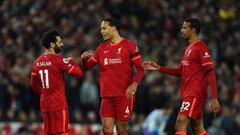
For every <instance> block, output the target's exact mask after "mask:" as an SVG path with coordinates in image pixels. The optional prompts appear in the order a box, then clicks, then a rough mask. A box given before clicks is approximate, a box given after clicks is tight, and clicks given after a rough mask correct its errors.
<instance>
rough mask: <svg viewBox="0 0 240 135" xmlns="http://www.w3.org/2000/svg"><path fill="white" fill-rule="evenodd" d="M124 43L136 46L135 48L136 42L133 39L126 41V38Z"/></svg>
mask: <svg viewBox="0 0 240 135" xmlns="http://www.w3.org/2000/svg"><path fill="white" fill-rule="evenodd" d="M123 42H125V43H127V44H129V45H134V46H135V45H136V44H135V42H134V41H133V40H131V39H126V38H124V39H123Z"/></svg>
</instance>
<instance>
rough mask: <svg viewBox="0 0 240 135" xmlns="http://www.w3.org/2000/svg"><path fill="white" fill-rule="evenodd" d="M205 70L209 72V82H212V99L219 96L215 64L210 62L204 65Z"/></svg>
mask: <svg viewBox="0 0 240 135" xmlns="http://www.w3.org/2000/svg"><path fill="white" fill-rule="evenodd" d="M203 68H204V71H205V72H206V73H207V74H208V78H209V82H210V87H211V95H212V99H214V98H217V97H218V93H217V81H216V75H215V71H214V65H213V64H209V65H206V66H204V67H203Z"/></svg>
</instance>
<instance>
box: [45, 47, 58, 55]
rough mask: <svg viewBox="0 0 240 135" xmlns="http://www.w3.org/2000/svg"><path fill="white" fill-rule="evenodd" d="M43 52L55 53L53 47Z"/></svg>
mask: <svg viewBox="0 0 240 135" xmlns="http://www.w3.org/2000/svg"><path fill="white" fill-rule="evenodd" d="M44 54H56V53H55V51H54V50H53V49H51V48H50V49H46V50H45V52H44Z"/></svg>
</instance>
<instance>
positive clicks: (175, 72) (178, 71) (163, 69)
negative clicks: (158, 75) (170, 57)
mask: <svg viewBox="0 0 240 135" xmlns="http://www.w3.org/2000/svg"><path fill="white" fill-rule="evenodd" d="M159 71H160V72H163V73H165V74H168V75H175V76H181V74H182V70H181V68H180V67H178V68H176V69H175V68H168V67H164V66H160V68H159Z"/></svg>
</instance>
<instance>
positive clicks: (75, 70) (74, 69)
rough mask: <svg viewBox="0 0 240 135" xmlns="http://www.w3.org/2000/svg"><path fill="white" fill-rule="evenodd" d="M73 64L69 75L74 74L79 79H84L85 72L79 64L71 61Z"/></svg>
mask: <svg viewBox="0 0 240 135" xmlns="http://www.w3.org/2000/svg"><path fill="white" fill-rule="evenodd" d="M69 62H70V63H71V64H72V67H71V68H70V70H69V71H68V73H69V74H72V75H74V76H77V77H82V76H83V72H82V69H81V67H80V66H79V65H78V64H77V62H76V61H75V60H73V59H72V60H70V61H69Z"/></svg>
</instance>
